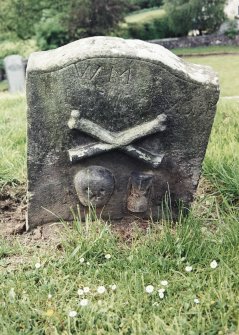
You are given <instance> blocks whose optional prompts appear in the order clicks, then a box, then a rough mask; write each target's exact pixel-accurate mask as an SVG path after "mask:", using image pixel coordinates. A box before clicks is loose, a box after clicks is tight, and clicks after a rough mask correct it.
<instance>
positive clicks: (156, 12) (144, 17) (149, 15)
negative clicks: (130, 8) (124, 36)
mask: <svg viewBox="0 0 239 335" xmlns="http://www.w3.org/2000/svg"><path fill="white" fill-rule="evenodd" d="M164 15H165V11H164V10H163V9H158V8H157V9H153V10H141V11H138V12H136V13H133V14H130V15H128V16H126V17H125V21H126V23H145V22H149V21H152V20H154V19H157V18H160V17H162V16H164Z"/></svg>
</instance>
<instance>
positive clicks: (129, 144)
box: [27, 37, 219, 228]
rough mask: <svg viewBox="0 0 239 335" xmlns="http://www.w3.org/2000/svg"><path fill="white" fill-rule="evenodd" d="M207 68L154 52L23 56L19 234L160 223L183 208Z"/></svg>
mask: <svg viewBox="0 0 239 335" xmlns="http://www.w3.org/2000/svg"><path fill="white" fill-rule="evenodd" d="M218 98H219V86H218V78H217V76H216V75H215V73H214V72H213V71H212V69H211V68H209V67H206V66H199V65H194V64H190V63H186V62H184V61H183V60H181V59H180V58H178V57H177V56H175V55H174V54H173V53H171V52H170V51H168V50H167V49H165V48H164V47H162V46H159V45H154V44H151V43H147V42H142V41H138V40H123V39H119V38H114V37H92V38H86V39H82V40H79V41H76V42H73V43H70V44H68V45H66V46H63V47H61V48H58V49H56V50H52V51H45V52H37V53H33V54H32V55H31V56H30V59H29V62H28V68H27V100H28V196H29V204H28V226H29V227H30V228H31V227H34V226H36V225H40V224H43V223H47V222H53V221H57V220H58V219H64V220H71V219H72V212H74V211H75V212H76V211H77V207H78V209H80V212H81V217H82V218H84V216H85V214H86V213H87V212H88V210H89V205H92V206H94V207H96V212H97V213H98V214H101V216H102V217H103V218H107V219H108V218H110V219H121V218H125V217H133V218H134V217H141V218H149V217H153V218H154V219H160V218H161V217H162V207H163V206H162V205H163V204H164V202H165V198H170V206H171V211H172V215H173V217H174V218H175V219H176V218H177V215H178V210H179V203H183V206H184V208H186V209H187V208H189V206H190V204H191V202H192V200H193V195H194V193H195V191H196V188H197V185H198V180H199V177H200V170H201V164H202V161H203V158H204V155H205V151H206V147H207V143H208V139H209V135H210V131H211V127H212V124H213V119H214V115H215V111H216V103H217V101H218Z"/></svg>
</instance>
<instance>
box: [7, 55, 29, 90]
mask: <svg viewBox="0 0 239 335" xmlns="http://www.w3.org/2000/svg"><path fill="white" fill-rule="evenodd" d="M3 63H4V68H5V72H6V76H7V80H8V86H9V92H10V93H17V92H24V91H25V68H24V63H23V59H22V57H21V56H19V55H11V56H7V57H5V58H4V60H3Z"/></svg>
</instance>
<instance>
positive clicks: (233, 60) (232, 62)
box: [185, 55, 239, 96]
mask: <svg viewBox="0 0 239 335" xmlns="http://www.w3.org/2000/svg"><path fill="white" fill-rule="evenodd" d="M185 60H187V61H188V62H191V63H197V64H203V65H210V66H211V67H212V68H213V69H214V70H215V71H216V72H217V73H218V74H219V80H220V86H221V96H238V95H239V80H238V78H239V55H220V56H205V57H188V58H185Z"/></svg>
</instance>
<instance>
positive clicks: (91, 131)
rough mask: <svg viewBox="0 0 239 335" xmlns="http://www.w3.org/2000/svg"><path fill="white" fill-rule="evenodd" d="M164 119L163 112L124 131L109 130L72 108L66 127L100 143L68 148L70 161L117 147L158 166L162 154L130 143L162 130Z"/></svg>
mask: <svg viewBox="0 0 239 335" xmlns="http://www.w3.org/2000/svg"><path fill="white" fill-rule="evenodd" d="M166 119H167V116H166V115H165V114H160V115H158V116H157V117H156V118H155V119H154V120H152V121H148V122H145V123H143V124H141V125H138V126H135V127H132V128H130V129H127V130H124V131H120V132H111V131H108V130H106V129H104V128H103V127H101V126H99V125H97V124H96V123H94V122H92V121H90V120H88V119H85V118H83V117H82V116H81V113H80V111H78V110H73V111H72V112H71V117H70V119H69V121H68V127H69V128H70V129H77V130H79V131H82V132H85V133H86V134H88V135H90V136H92V137H93V138H95V139H97V140H100V141H101V143H98V142H96V143H92V144H88V145H83V146H79V147H77V148H74V149H70V150H68V152H69V157H70V161H71V162H73V163H74V162H77V161H80V160H82V159H84V158H87V157H91V156H94V155H97V154H100V153H104V152H108V151H110V150H114V149H119V150H121V151H123V152H125V153H127V154H128V155H130V156H132V157H135V158H137V159H140V160H142V161H144V162H145V163H148V164H149V165H151V166H152V167H158V166H159V165H160V164H161V162H162V159H163V157H164V154H157V155H156V154H154V153H152V152H150V151H148V150H145V149H143V148H140V147H138V146H136V145H133V144H131V143H132V142H134V141H135V140H138V139H140V138H142V137H145V136H147V135H151V134H155V133H157V132H159V131H164V130H165V129H166V125H165V124H164V123H165V121H166Z"/></svg>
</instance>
